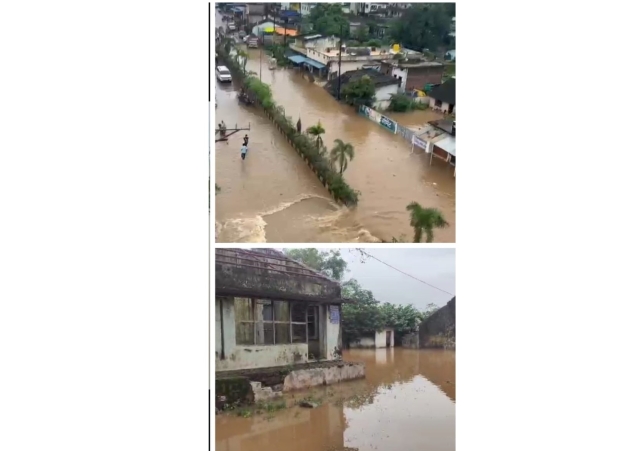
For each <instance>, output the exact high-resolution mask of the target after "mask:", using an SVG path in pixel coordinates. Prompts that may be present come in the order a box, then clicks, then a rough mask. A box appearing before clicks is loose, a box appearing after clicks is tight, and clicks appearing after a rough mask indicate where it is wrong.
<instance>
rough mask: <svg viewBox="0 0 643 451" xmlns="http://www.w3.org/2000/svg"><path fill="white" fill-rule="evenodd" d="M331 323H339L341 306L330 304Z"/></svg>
mask: <svg viewBox="0 0 643 451" xmlns="http://www.w3.org/2000/svg"><path fill="white" fill-rule="evenodd" d="M330 323H331V324H339V307H338V306H336V305H331V306H330Z"/></svg>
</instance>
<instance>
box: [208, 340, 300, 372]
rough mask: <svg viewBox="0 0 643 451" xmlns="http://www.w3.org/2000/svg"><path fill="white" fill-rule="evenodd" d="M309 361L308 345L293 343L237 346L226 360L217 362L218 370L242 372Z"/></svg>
mask: <svg viewBox="0 0 643 451" xmlns="http://www.w3.org/2000/svg"><path fill="white" fill-rule="evenodd" d="M307 361H308V345H307V344H306V343H293V344H287V345H269V346H241V345H240V346H235V348H234V351H233V352H232V353H231V354H230V355H229V356H226V359H225V360H217V362H216V370H217V371H227V370H241V369H250V368H266V367H272V366H287V365H293V364H295V363H304V362H307Z"/></svg>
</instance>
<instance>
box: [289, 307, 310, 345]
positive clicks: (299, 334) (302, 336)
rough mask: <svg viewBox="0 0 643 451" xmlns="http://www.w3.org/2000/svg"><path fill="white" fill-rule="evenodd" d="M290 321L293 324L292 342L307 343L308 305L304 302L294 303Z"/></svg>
mask: <svg viewBox="0 0 643 451" xmlns="http://www.w3.org/2000/svg"><path fill="white" fill-rule="evenodd" d="M290 321H291V324H292V342H293V343H306V342H307V341H308V339H307V338H306V305H305V304H303V303H293V304H292V309H291V316H290Z"/></svg>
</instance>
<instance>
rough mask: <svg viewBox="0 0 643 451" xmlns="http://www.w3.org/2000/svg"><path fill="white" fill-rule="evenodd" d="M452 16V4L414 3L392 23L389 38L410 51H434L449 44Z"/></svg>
mask: <svg viewBox="0 0 643 451" xmlns="http://www.w3.org/2000/svg"><path fill="white" fill-rule="evenodd" d="M454 16H455V4H454V3H416V4H414V5H413V6H411V7H410V8H408V9H407V10H406V11H405V12H404V14H402V17H400V18H399V19H398V20H396V21H395V22H394V23H393V26H392V27H391V36H392V37H393V38H395V39H396V40H397V41H398V42H399V43H400V44H402V45H404V46H406V47H408V48H410V49H413V50H418V51H422V49H425V48H428V49H430V50H431V51H435V49H436V48H437V47H441V46H445V45H448V44H449V43H450V39H451V38H450V37H449V32H450V31H451V19H452V18H453V17H454Z"/></svg>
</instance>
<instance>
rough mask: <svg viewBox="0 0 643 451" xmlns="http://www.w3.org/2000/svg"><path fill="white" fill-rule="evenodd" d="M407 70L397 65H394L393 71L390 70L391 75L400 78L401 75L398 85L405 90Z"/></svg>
mask: <svg viewBox="0 0 643 451" xmlns="http://www.w3.org/2000/svg"><path fill="white" fill-rule="evenodd" d="M408 74H409V71H408V70H406V69H400V68H399V67H394V68H393V71H392V72H391V76H394V77H397V78H400V77H402V85H401V86H400V88H401V89H403V90H404V91H406V77H407V76H408Z"/></svg>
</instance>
